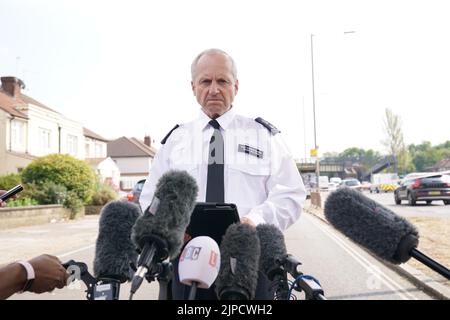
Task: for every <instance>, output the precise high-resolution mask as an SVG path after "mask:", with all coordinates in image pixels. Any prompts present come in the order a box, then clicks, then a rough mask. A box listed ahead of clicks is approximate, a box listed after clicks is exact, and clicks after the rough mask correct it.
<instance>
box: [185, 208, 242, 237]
mask: <svg viewBox="0 0 450 320" xmlns="http://www.w3.org/2000/svg"><path fill="white" fill-rule="evenodd" d="M239 221H240V219H239V213H238V210H237V207H236V205H235V204H234V203H212V202H197V204H196V205H195V208H194V211H193V212H192V215H191V221H190V223H189V225H188V227H187V229H186V233H187V234H188V235H190V236H191V237H192V238H195V237H199V236H208V237H211V238H213V239H214V240H215V241H216V242H217V244H218V245H220V243H221V242H222V237H223V235H224V234H225V231H227V228H228V227H229V226H230V225H231V224H233V223H237V222H239Z"/></svg>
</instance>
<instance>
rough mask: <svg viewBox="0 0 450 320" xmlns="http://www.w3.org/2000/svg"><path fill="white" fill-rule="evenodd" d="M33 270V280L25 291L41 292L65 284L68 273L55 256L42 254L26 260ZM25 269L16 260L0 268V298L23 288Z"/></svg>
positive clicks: (4, 297)
mask: <svg viewBox="0 0 450 320" xmlns="http://www.w3.org/2000/svg"><path fill="white" fill-rule="evenodd" d="M28 262H29V264H30V265H31V267H32V269H33V271H34V280H33V282H32V284H31V286H30V288H27V291H30V292H34V293H43V292H47V291H52V290H53V289H55V288H58V289H61V288H63V287H64V286H65V285H66V284H67V279H68V277H69V274H68V273H67V271H66V269H65V268H64V267H63V266H62V264H61V262H60V261H59V259H58V258H57V257H55V256H51V255H47V254H43V255H40V256H38V257H35V258H33V259H31V260H30V261H28ZM26 283H27V271H26V269H25V267H23V266H22V265H21V264H19V263H18V262H15V263H11V264H9V265H7V266H5V267H3V268H0V299H6V298H8V297H9V296H11V295H12V294H14V293H16V292H20V291H22V290H23V289H24V287H25V285H26Z"/></svg>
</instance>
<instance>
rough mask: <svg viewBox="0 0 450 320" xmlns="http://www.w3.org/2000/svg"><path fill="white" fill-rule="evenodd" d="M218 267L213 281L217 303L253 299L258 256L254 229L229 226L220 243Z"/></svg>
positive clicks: (244, 225)
mask: <svg viewBox="0 0 450 320" xmlns="http://www.w3.org/2000/svg"><path fill="white" fill-rule="evenodd" d="M220 252H221V255H222V256H221V265H220V271H219V275H218V277H217V280H216V293H217V295H218V297H219V299H220V300H251V299H253V298H254V297H255V291H256V285H257V281H258V264H259V257H260V253H261V249H260V244H259V239H258V234H257V232H256V228H254V227H252V226H250V225H248V224H232V225H230V226H229V227H228V229H227V231H226V232H225V235H224V236H223V239H222V243H221V244H220Z"/></svg>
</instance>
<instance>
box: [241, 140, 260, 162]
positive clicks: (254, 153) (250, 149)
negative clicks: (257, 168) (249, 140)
mask: <svg viewBox="0 0 450 320" xmlns="http://www.w3.org/2000/svg"><path fill="white" fill-rule="evenodd" d="M238 152H243V153H247V154H250V155H252V156H255V157H257V158H260V159H262V158H263V155H264V152H263V151H261V150H259V149H256V148H254V147H250V146H249V145H247V144H239V145H238Z"/></svg>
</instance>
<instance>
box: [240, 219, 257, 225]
mask: <svg viewBox="0 0 450 320" xmlns="http://www.w3.org/2000/svg"><path fill="white" fill-rule="evenodd" d="M241 223H245V224H248V225H250V226H252V227H256V225H255V223H254V222H253V221H252V220H250V219H249V218H247V217H242V218H241Z"/></svg>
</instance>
